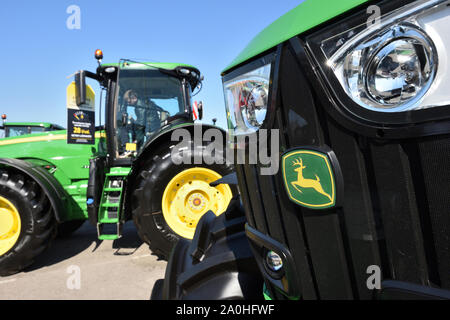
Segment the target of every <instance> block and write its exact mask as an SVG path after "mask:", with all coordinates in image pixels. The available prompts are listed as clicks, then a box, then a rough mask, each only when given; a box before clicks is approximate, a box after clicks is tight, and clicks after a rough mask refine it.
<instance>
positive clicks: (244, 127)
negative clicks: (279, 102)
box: [223, 64, 271, 135]
mask: <svg viewBox="0 0 450 320" xmlns="http://www.w3.org/2000/svg"><path fill="white" fill-rule="evenodd" d="M270 70H271V64H267V65H264V66H262V67H260V68H257V69H254V70H252V71H250V72H247V73H244V74H242V75H240V76H237V77H235V78H233V79H231V80H228V81H226V82H224V83H223V91H224V96H225V106H226V110H227V118H228V129H230V130H232V131H233V134H235V135H239V134H246V133H251V132H255V131H257V130H258V129H259V128H260V127H261V126H262V124H263V122H264V120H265V119H266V114H267V106H268V102H269V82H270Z"/></svg>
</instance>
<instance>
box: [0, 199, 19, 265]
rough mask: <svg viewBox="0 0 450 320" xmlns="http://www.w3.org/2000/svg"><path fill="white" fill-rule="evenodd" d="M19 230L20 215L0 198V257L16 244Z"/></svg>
mask: <svg viewBox="0 0 450 320" xmlns="http://www.w3.org/2000/svg"><path fill="white" fill-rule="evenodd" d="M20 228H21V224H20V215H19V212H18V211H17V209H16V207H15V206H14V205H13V204H12V203H11V202H10V201H9V200H7V199H5V198H3V197H1V196H0V256H1V255H3V254H5V253H6V252H8V251H9V250H10V249H11V248H12V247H13V246H14V245H15V244H16V242H17V239H19V235H20Z"/></svg>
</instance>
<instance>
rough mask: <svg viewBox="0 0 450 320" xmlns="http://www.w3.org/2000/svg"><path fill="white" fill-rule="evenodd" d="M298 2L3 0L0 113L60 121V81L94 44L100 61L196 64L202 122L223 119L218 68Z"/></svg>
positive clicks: (83, 63)
mask: <svg viewBox="0 0 450 320" xmlns="http://www.w3.org/2000/svg"><path fill="white" fill-rule="evenodd" d="M300 2H301V1H300V0H283V1H274V0H260V1H242V0H241V1H236V0H229V1H218V0H193V1H180V0H178V1H173V0H164V1H161V0H160V1H138V0H127V1H105V0H95V1H86V0H83V1H82V0H78V1H76V0H73V1H62V0H59V1H23V0H15V1H9V0H7V1H5V0H4V1H2V3H1V11H0V41H1V45H0V61H1V62H2V65H1V67H0V113H6V114H7V115H8V120H9V121H48V122H54V123H58V124H60V125H63V126H66V109H65V101H66V100H65V95H66V87H67V85H68V84H69V83H70V82H71V81H72V78H67V77H68V76H69V75H71V74H73V73H74V72H75V71H76V70H79V69H85V70H91V71H95V68H96V60H95V59H94V57H93V56H94V51H95V49H97V48H100V49H102V50H103V52H104V62H118V60H119V59H120V58H129V59H141V60H150V61H159V62H182V63H188V64H192V65H195V66H196V67H198V68H199V69H200V71H201V72H202V73H203V74H204V76H205V81H204V85H203V90H202V91H201V92H200V94H198V95H197V96H196V97H195V98H196V100H202V101H203V102H204V106H205V116H204V122H211V119H212V118H214V117H215V118H218V119H219V121H218V123H217V124H219V125H221V126H225V125H226V121H225V111H224V100H223V93H222V82H221V78H220V72H221V71H222V70H223V68H225V67H226V66H227V65H228V64H229V63H230V62H231V61H232V60H233V59H234V58H235V57H236V56H237V55H238V54H239V52H241V50H242V49H243V48H244V47H245V46H246V45H247V44H248V42H249V41H250V40H251V39H252V38H253V37H254V36H255V35H256V34H258V33H259V32H260V31H261V30H262V29H263V28H265V27H266V26H268V25H269V24H270V23H272V22H273V21H274V20H276V19H277V18H278V17H280V16H281V15H283V14H284V13H286V12H288V11H289V10H291V9H293V8H294V7H296V6H297V5H298V4H299V3H300ZM70 5H77V6H78V7H79V8H80V10H81V25H80V27H81V28H80V29H79V30H70V29H68V28H67V26H66V21H67V19H68V18H69V16H70V14H68V13H67V12H66V10H67V8H68V7H69V6H70ZM92 84H93V83H92ZM94 89H98V86H95V87H94ZM96 91H97V93H98V90H96ZM99 97H100V96H99V93H98V94H97V102H98V100H99ZM102 118H104V117H103V116H102ZM97 120H98V116H97Z"/></svg>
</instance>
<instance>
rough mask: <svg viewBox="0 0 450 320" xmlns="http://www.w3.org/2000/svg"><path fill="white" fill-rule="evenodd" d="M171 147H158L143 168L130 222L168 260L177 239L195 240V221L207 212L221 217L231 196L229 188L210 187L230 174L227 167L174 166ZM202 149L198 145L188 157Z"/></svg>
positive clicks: (167, 145)
mask: <svg viewBox="0 0 450 320" xmlns="http://www.w3.org/2000/svg"><path fill="white" fill-rule="evenodd" d="M174 144H175V142H171V143H168V144H166V145H164V146H162V147H160V148H159V149H158V150H156V151H155V153H154V154H153V156H152V157H151V158H150V159H148V160H147V162H146V163H145V164H144V166H142V171H141V172H140V174H138V176H137V179H136V183H135V187H134V192H133V199H132V201H131V204H132V212H133V220H134V222H135V225H136V228H137V230H138V233H139V235H140V237H141V239H142V240H143V241H144V242H146V243H148V244H149V245H150V249H151V250H152V252H153V253H155V254H156V255H158V256H159V257H160V258H161V259H167V258H168V255H169V253H170V250H171V249H172V247H173V245H174V243H175V242H176V240H178V239H180V238H183V239H187V240H191V239H192V238H193V237H194V233H195V229H196V226H197V223H198V221H199V220H200V218H201V217H202V216H203V215H204V214H205V213H206V212H207V211H208V210H212V211H213V212H215V214H216V215H219V214H221V213H222V212H224V211H225V210H226V208H227V206H228V203H229V202H230V200H231V198H232V197H233V191H232V188H231V187H230V186H228V185H224V184H222V185H219V186H217V187H211V186H210V185H209V184H210V183H211V182H213V181H215V180H217V179H220V178H221V177H222V176H224V175H226V174H228V173H230V172H231V168H230V166H228V165H226V164H212V165H205V164H200V165H195V164H180V165H175V164H174V163H173V161H172V158H171V148H172V146H173V145H174ZM203 150H204V147H201V146H200V147H198V148H197V150H194V152H193V153H192V154H191V155H189V157H191V158H193V156H194V153H195V152H198V153H200V154H201V153H202V152H203ZM185 152H186V151H185ZM191 162H193V161H191Z"/></svg>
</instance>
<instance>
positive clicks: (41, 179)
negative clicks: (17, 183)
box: [0, 158, 68, 223]
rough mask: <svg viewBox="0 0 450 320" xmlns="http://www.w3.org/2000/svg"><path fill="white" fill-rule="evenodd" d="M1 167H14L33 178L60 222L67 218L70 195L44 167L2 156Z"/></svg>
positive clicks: (0, 159)
mask: <svg viewBox="0 0 450 320" xmlns="http://www.w3.org/2000/svg"><path fill="white" fill-rule="evenodd" d="M0 168H14V169H15V170H17V171H19V172H21V173H23V174H24V175H26V176H28V177H29V178H31V179H33V180H34V181H35V182H36V183H37V184H38V185H39V186H40V187H41V188H42V189H43V190H44V192H45V194H46V195H47V197H48V199H49V200H50V203H51V205H52V208H53V211H54V213H55V218H56V220H57V221H58V223H60V222H63V221H65V220H66V219H67V211H66V205H67V200H68V195H67V193H66V191H65V190H64V188H63V187H62V186H61V184H60V183H59V182H58V180H56V179H55V177H53V176H52V175H51V174H50V173H49V172H47V171H46V170H45V169H44V168H42V167H40V166H38V165H35V164H31V163H29V162H26V161H23V160H18V159H5V158H0Z"/></svg>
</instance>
